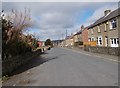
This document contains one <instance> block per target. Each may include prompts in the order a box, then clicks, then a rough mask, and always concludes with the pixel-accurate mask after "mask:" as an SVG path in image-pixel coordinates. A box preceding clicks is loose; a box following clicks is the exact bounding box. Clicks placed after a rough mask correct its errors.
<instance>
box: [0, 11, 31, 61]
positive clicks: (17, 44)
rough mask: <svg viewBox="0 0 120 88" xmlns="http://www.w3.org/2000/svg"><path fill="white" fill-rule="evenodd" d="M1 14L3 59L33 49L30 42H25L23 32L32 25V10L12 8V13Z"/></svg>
mask: <svg viewBox="0 0 120 88" xmlns="http://www.w3.org/2000/svg"><path fill="white" fill-rule="evenodd" d="M2 14H3V15H1V16H0V18H1V21H2V22H1V23H2V49H3V52H2V56H3V58H2V59H6V58H8V57H13V56H16V55H18V54H19V55H20V54H25V53H26V52H29V51H31V48H30V46H29V44H28V42H24V39H23V38H22V37H23V36H24V35H23V34H22V32H23V31H24V30H25V29H27V28H28V27H31V26H32V21H31V18H30V11H29V10H27V9H25V11H24V12H18V11H17V10H16V11H15V10H12V11H11V12H10V14H7V15H4V13H3V11H2Z"/></svg>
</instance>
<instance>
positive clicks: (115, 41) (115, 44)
mask: <svg viewBox="0 0 120 88" xmlns="http://www.w3.org/2000/svg"><path fill="white" fill-rule="evenodd" d="M118 44H119V38H111V47H118Z"/></svg>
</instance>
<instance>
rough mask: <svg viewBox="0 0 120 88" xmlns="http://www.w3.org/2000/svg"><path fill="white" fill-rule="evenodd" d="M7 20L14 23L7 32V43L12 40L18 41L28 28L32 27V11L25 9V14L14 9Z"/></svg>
mask: <svg viewBox="0 0 120 88" xmlns="http://www.w3.org/2000/svg"><path fill="white" fill-rule="evenodd" d="M6 19H7V20H8V21H10V22H12V23H13V27H12V28H11V29H10V30H9V31H8V32H7V33H8V34H7V35H8V41H7V42H9V40H12V39H18V38H19V37H20V35H22V32H23V31H24V30H25V29H26V28H28V27H31V26H32V20H31V17H30V9H26V8H25V10H24V12H21V11H17V10H13V9H12V11H11V12H10V13H9V14H8V15H7V16H6Z"/></svg>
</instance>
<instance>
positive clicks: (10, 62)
mask: <svg viewBox="0 0 120 88" xmlns="http://www.w3.org/2000/svg"><path fill="white" fill-rule="evenodd" d="M41 53H42V52H41V49H39V50H37V51H34V52H28V53H26V54H25V55H20V56H16V57H14V58H12V59H11V58H8V59H5V60H3V61H2V75H3V76H4V75H6V74H7V75H9V74H10V73H11V72H12V71H14V70H15V69H17V68H18V67H20V66H21V65H23V64H25V63H27V62H28V61H29V60H30V59H32V58H34V57H36V56H38V55H40V54H41Z"/></svg>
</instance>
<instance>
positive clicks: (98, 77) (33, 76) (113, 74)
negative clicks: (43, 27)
mask: <svg viewBox="0 0 120 88" xmlns="http://www.w3.org/2000/svg"><path fill="white" fill-rule="evenodd" d="M18 73H19V74H18ZM117 84H118V64H117V63H116V62H112V61H110V60H107V59H102V58H100V57H96V56H93V55H87V54H85V53H80V52H78V51H73V50H70V49H64V48H53V49H51V50H49V51H47V52H45V53H44V54H42V55H41V56H39V57H37V58H34V59H33V60H31V61H30V62H29V63H28V64H26V65H25V66H23V67H22V68H21V69H19V70H18V72H16V75H14V76H11V77H10V79H9V80H8V81H6V82H4V83H3V85H4V86H8V85H9V86H117Z"/></svg>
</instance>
